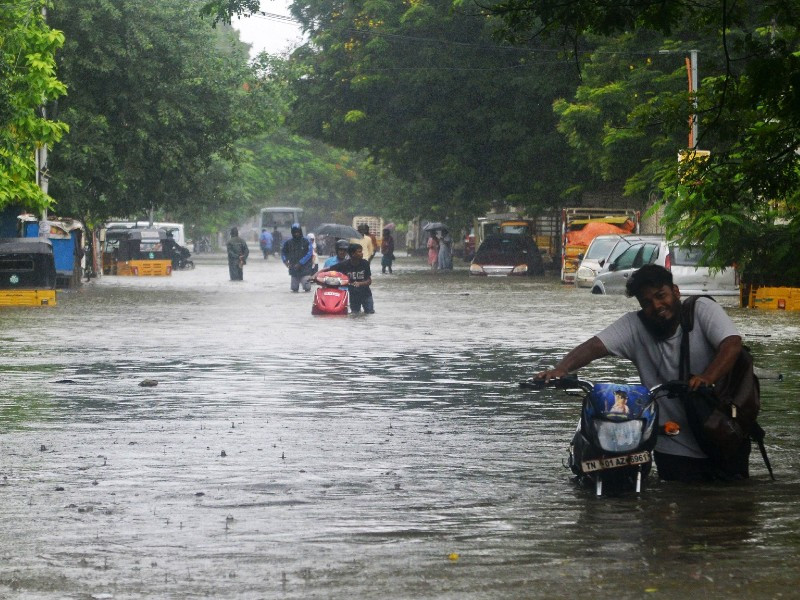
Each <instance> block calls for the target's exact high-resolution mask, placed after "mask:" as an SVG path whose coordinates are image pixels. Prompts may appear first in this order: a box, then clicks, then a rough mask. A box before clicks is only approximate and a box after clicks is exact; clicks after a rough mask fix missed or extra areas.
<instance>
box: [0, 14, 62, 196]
mask: <svg viewBox="0 0 800 600" xmlns="http://www.w3.org/2000/svg"><path fill="white" fill-rule="evenodd" d="M44 6H45V2H44V1H34V2H32V1H30V0H25V1H21V0H7V1H6V2H3V4H2V6H0V208H2V207H4V206H6V205H8V204H11V203H14V204H20V205H22V206H23V207H25V208H27V209H29V210H32V211H36V212H39V211H41V210H42V209H44V208H46V207H48V206H49V205H50V203H51V201H52V199H51V198H50V197H49V196H47V195H45V194H44V193H43V192H42V190H41V189H40V188H39V186H38V183H37V175H36V163H35V159H34V155H35V151H36V149H37V148H38V147H41V146H44V145H47V146H51V145H52V144H54V143H56V142H57V141H58V140H59V139H61V136H62V135H63V134H64V133H65V132H66V131H67V126H66V125H65V124H64V123H61V122H58V121H54V120H52V119H48V118H47V117H46V116H45V115H44V114H43V113H42V111H41V107H42V105H43V104H45V103H47V102H52V101H55V100H56V99H57V98H58V97H59V96H61V95H62V94H64V93H65V91H66V87H65V86H64V84H63V83H61V82H60V81H59V80H58V79H57V78H56V74H55V53H56V50H58V49H59V48H60V47H61V45H62V44H63V42H64V37H63V36H62V35H61V33H60V32H58V31H55V30H53V29H51V28H50V27H48V26H47V24H46V23H45V20H44V18H43V16H42V8H43V7H44Z"/></svg>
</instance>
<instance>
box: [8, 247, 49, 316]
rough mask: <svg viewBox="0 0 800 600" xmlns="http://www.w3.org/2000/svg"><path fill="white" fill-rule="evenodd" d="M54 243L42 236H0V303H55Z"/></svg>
mask: <svg viewBox="0 0 800 600" xmlns="http://www.w3.org/2000/svg"><path fill="white" fill-rule="evenodd" d="M55 304H56V264H55V260H54V259H53V245H52V244H51V243H50V240H48V239H44V238H0V306H55Z"/></svg>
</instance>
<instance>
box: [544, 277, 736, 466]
mask: <svg viewBox="0 0 800 600" xmlns="http://www.w3.org/2000/svg"><path fill="white" fill-rule="evenodd" d="M625 287H626V293H627V295H628V296H629V297H635V298H636V300H638V302H639V306H641V310H640V311H636V312H629V313H627V314H625V315H623V316H622V317H620V318H619V319H617V320H616V321H615V322H614V323H612V324H611V325H609V326H608V327H606V328H605V329H604V330H602V331H601V332H600V333H598V334H597V335H595V336H594V337H592V338H590V339H588V340H587V341H585V342H584V343H582V344H580V345H579V346H577V347H575V348H573V349H572V350H571V351H570V352H569V353H568V354H567V355H566V356H565V357H564V358H563V359H562V360H561V361H560V362H559V363H558V364H557V365H556V366H555V367H554V368H553V369H549V370H545V371H542V372H541V373H539V374H538V375H537V376H536V378H537V379H544V380H545V381H549V380H550V379H553V378H557V377H564V376H565V375H567V374H568V373H569V372H570V371H574V370H576V369H579V368H581V367H583V366H586V365H588V364H589V363H590V362H592V361H593V360H596V359H598V358H602V357H604V356H608V355H613V356H620V357H622V358H627V359H628V360H630V361H631V362H633V364H634V365H635V366H636V370H637V371H638V372H639V378H640V379H641V382H642V385H645V386H647V387H648V388H652V387H654V386H656V385H659V384H662V383H667V382H668V381H677V380H679V379H680V376H679V373H680V364H679V363H680V349H681V339H682V337H683V329H682V328H681V326H680V324H681V295H680V290H679V289H678V286H676V285H674V284H673V281H672V273H670V272H669V271H668V270H667V269H665V268H664V267H661V266H658V265H645V266H644V267H642V268H641V269H639V270H638V271H635V272H634V273H633V275H631V277H630V279H629V280H628V283H627V284H626V286H625ZM689 348H690V351H689V357H690V360H691V365H690V367H691V370H690V373H691V375H690V377H689V379H688V386H689V389H690V390H696V389H697V388H699V387H700V386H711V385H713V383H714V382H715V381H717V380H718V379H719V378H720V377H722V376H723V375H725V374H726V373H728V372H729V371H730V370H731V369H732V368H733V365H734V363H735V362H736V358H737V357H738V356H739V352H740V350H741V348H742V337H741V335H740V334H739V332H738V330H737V329H736V326H735V325H734V324H733V321H731V319H730V317H728V315H727V314H726V313H725V311H724V310H723V309H722V307H721V306H720V305H719V304H717V303H716V302H714V301H713V300H710V299H708V298H698V299H697V304H696V306H695V324H694V328H693V329H692V331H691V332H690V333H689ZM668 421H673V422H676V423H678V425H679V426H680V434H678V435H676V436H667V435H659V436H658V441H657V443H656V448H655V460H656V467H657V468H658V475H659V477H660V478H661V479H665V480H680V481H697V480H710V479H714V478H715V471H714V467H713V465H712V463H711V461H710V460H709V458H708V457H707V456H706V454H705V453H704V452H703V451H702V450H701V449H700V446H699V445H698V443H697V440H696V439H695V437H694V435H693V434H692V431H691V427H690V426H689V423H688V421H687V418H686V411H685V410H684V408H683V404H682V402H681V400H680V399H679V398H663V399H660V400H659V428H662V427H663V425H664V424H665V423H666V422H668ZM749 454H750V453H749V444H748V445H747V453H746V455H744V453H743V455H742V456H741V457H740V460H738V461H737V470H738V475H739V476H741V477H743V478H744V477H747V475H748V467H747V463H748V459H749Z"/></svg>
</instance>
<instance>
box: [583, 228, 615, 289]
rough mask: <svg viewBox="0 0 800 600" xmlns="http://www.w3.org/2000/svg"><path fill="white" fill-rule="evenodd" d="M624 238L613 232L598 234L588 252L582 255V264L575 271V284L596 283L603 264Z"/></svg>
mask: <svg viewBox="0 0 800 600" xmlns="http://www.w3.org/2000/svg"><path fill="white" fill-rule="evenodd" d="M620 239H622V235H621V234H618V233H612V234H609V235H598V236H597V237H596V238H594V239H593V240H592V243H591V244H589V247H588V248H586V252H584V253H583V255H581V257H580V259H581V264H580V266H579V267H578V270H577V271H575V286H576V287H584V288H590V287H592V284H593V283H594V278H595V276H596V275H597V273H598V272H599V271H600V269H602V268H603V265H604V264H605V263H606V260H608V255H609V254H611V251H612V250H613V249H614V246H616V245H617V242H619V240H620Z"/></svg>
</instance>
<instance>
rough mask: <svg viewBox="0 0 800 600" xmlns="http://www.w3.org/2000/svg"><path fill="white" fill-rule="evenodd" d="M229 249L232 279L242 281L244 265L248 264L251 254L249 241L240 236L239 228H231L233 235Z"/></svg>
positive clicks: (229, 269) (229, 265)
mask: <svg viewBox="0 0 800 600" xmlns="http://www.w3.org/2000/svg"><path fill="white" fill-rule="evenodd" d="M227 249H228V271H229V273H230V276H231V281H242V280H243V279H244V265H245V264H247V257H248V256H250V249H249V248H248V247H247V242H245V241H244V240H243V239H242V238H240V237H239V230H238V229H237V228H236V227H232V228H231V237H230V239H229V240H228V244H227Z"/></svg>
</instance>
